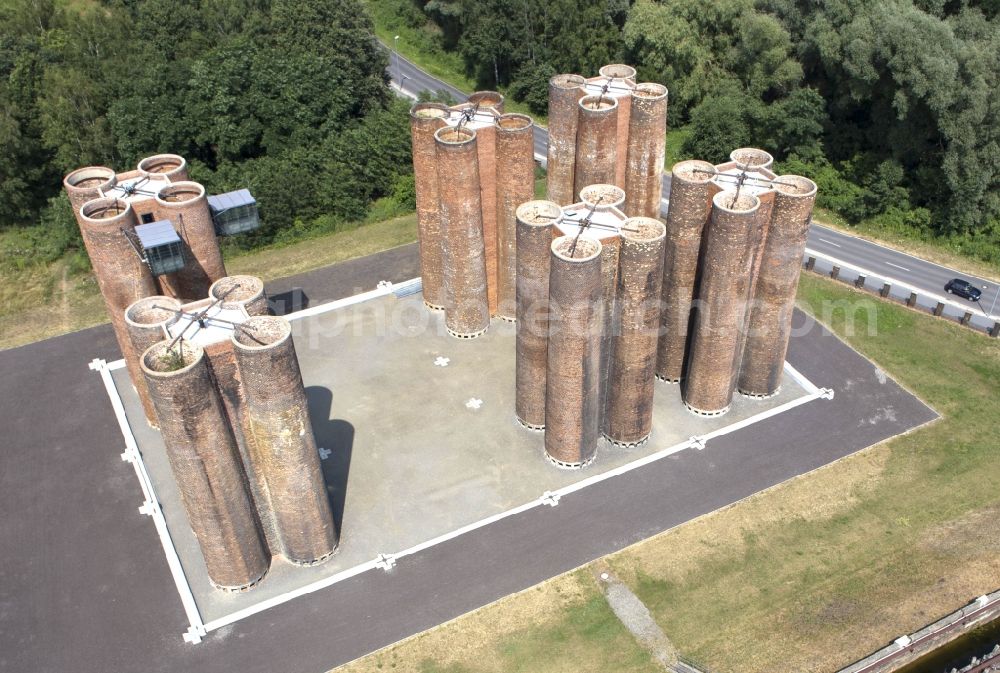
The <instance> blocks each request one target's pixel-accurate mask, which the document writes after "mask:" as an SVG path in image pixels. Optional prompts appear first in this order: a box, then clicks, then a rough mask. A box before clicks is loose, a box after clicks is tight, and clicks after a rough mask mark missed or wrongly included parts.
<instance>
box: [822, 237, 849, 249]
mask: <svg viewBox="0 0 1000 673" xmlns="http://www.w3.org/2000/svg"><path fill="white" fill-rule="evenodd" d="M816 238H819V240H821V241H823V242H824V243H828V244H829V245H832V246H833V247H835V248H841V247H843V246H842V245H840V244H839V243H834V242H833V241H828V240H826V239H825V238H820V237H819V236H817V237H816Z"/></svg>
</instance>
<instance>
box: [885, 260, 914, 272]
mask: <svg viewBox="0 0 1000 673" xmlns="http://www.w3.org/2000/svg"><path fill="white" fill-rule="evenodd" d="M886 264H888V265H889V266H894V267H896V268H897V269H902V270H903V271H909V269H907V268H906V267H905V266H900V265H899V264H893V263H892V262H886Z"/></svg>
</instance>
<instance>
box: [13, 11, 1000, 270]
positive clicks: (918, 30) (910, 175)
mask: <svg viewBox="0 0 1000 673" xmlns="http://www.w3.org/2000/svg"><path fill="white" fill-rule="evenodd" d="M367 7H375V8H376V9H377V11H378V16H379V17H380V21H383V22H385V21H386V19H385V17H387V16H388V17H391V18H390V20H389V21H390V23H391V24H394V25H390V26H389V27H390V28H395V27H398V28H409V29H412V30H413V31H416V32H419V34H420V35H421V36H422V37H421V39H422V41H424V42H426V44H427V46H428V48H429V49H431V50H435V49H436V50H440V51H442V52H450V53H453V54H458V55H460V57H461V60H462V62H463V63H464V66H465V68H466V70H467V73H468V75H469V76H470V77H472V78H473V79H474V80H475V81H476V83H477V84H478V85H479V86H480V87H481V88H494V87H498V88H501V89H503V90H504V91H505V92H506V93H507V94H508V95H510V96H512V97H513V98H515V99H517V100H520V101H523V102H524V103H526V104H527V105H528V106H529V107H530V108H532V109H534V110H536V111H539V112H541V111H544V110H545V108H546V102H547V101H546V96H547V94H546V87H547V82H548V79H549V77H550V76H551V75H552V74H554V73H557V72H580V73H585V74H589V73H594V72H596V70H597V68H598V67H600V66H601V65H602V64H604V63H608V62H614V61H622V62H627V63H630V64H633V65H635V66H636V67H637V68H638V70H639V77H640V79H643V80H652V81H658V82H663V83H664V84H666V85H667V86H668V88H669V89H670V113H669V114H670V124H671V127H672V128H682V129H683V138H684V144H683V147H682V148H681V152H682V154H684V155H688V156H697V157H703V158H706V159H710V160H720V159H721V158H722V157H724V156H725V154H726V153H727V152H728V150H729V149H730V148H732V147H735V146H739V145H746V144H753V145H759V146H762V147H765V148H767V149H768V150H770V151H771V152H772V153H774V154H775V156H776V157H777V158H778V160H779V168H780V169H781V170H782V171H787V172H797V173H802V174H805V175H809V176H812V177H814V178H815V179H816V181H817V182H818V183H819V185H820V188H821V192H820V203H821V205H823V206H826V207H827V208H830V209H831V210H833V211H835V212H837V213H839V214H840V215H842V216H843V217H844V218H845V219H846V220H848V221H849V222H861V221H865V222H867V223H875V224H876V225H877V226H878V227H880V228H883V229H890V230H897V231H906V232H915V233H917V234H918V235H921V236H924V237H927V238H930V237H936V238H938V239H941V240H946V241H947V242H948V243H949V244H950V245H952V246H953V247H957V248H961V249H962V250H964V251H965V252H966V253H969V254H974V255H977V256H979V257H982V258H984V259H988V260H991V261H993V262H994V263H998V262H1000V189H998V187H1000V114H998V111H1000V96H998V95H997V91H998V89H1000V0H880V1H879V2H871V1H870V0H703V1H702V2H688V1H687V0H661V1H653V0H637V1H635V2H630V1H629V0H549V1H546V0H367V6H366V4H363V3H362V2H361V0H175V1H172V2H169V3H165V2H153V1H151V0H7V1H6V2H4V3H2V4H0V230H6V231H7V232H8V233H10V232H11V231H16V232H18V236H17V237H16V238H17V245H16V246H15V247H16V250H17V251H20V252H24V251H28V253H30V255H31V256H32V258H33V259H35V260H45V259H47V258H50V257H55V256H59V255H61V254H62V253H63V251H64V250H66V249H67V248H72V247H74V246H76V245H78V239H77V234H76V227H75V225H74V223H73V221H72V216H71V213H70V211H69V208H68V204H67V202H66V200H65V199H64V198H62V197H61V196H60V194H59V191H60V186H61V178H62V176H63V175H64V174H65V173H66V172H68V171H70V170H72V169H74V168H76V167H79V166H83V165H89V164H104V165H108V166H112V167H115V168H117V169H120V170H122V169H127V168H130V167H132V166H134V165H135V163H136V161H137V160H138V159H139V158H140V157H142V156H144V155H147V154H152V153H156V152H176V153H179V154H183V155H185V156H186V157H188V159H189V161H190V162H191V173H192V176H193V178H194V179H197V180H199V181H201V182H203V183H205V185H206V186H207V187H208V189H209V191H213V192H219V191H225V190H229V189H236V188H239V187H249V188H250V189H251V190H252V191H253V192H254V194H255V195H256V196H257V198H258V200H259V203H260V206H261V211H262V216H263V221H264V223H265V226H264V227H262V229H261V230H259V231H258V232H255V233H254V234H252V235H248V236H243V237H238V239H237V240H236V241H235V242H236V243H237V244H239V245H244V246H254V245H258V244H260V243H263V242H269V241H273V240H282V239H290V238H293V237H296V236H298V235H300V234H302V233H303V232H305V233H309V232H321V231H331V230H336V229H337V228H339V227H342V226H343V225H344V224H345V223H350V222H356V221H358V220H360V219H363V218H365V217H366V216H368V217H373V216H375V215H373V214H372V213H373V209H374V213H376V215H380V214H381V215H384V214H393V213H395V212H398V211H401V210H403V209H406V208H411V207H412V201H413V183H412V176H411V175H409V173H410V162H409V141H408V131H407V118H406V108H407V104H406V103H405V102H403V101H400V100H397V99H396V98H395V97H394V96H393V95H392V93H391V90H390V89H389V88H388V86H387V84H386V78H385V74H384V68H385V66H386V64H387V63H388V60H387V54H386V53H385V52H384V51H383V50H382V49H380V48H379V47H378V45H377V43H376V42H375V41H374V39H373V30H372V28H373V27H372V23H371V19H370V17H369V14H368V12H367V11H366V10H367ZM9 240H10V237H7V238H5V241H9ZM232 243H233V241H230V244H232ZM7 248H8V249H5V250H4V252H5V253H8V252H10V249H11V248H10V246H9V245H8V246H7ZM6 256H7V257H10V256H11V255H10V254H8V255H6Z"/></svg>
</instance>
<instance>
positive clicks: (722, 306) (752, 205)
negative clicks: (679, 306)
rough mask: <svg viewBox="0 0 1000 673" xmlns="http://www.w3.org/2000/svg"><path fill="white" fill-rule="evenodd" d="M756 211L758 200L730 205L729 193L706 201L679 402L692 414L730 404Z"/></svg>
mask: <svg viewBox="0 0 1000 673" xmlns="http://www.w3.org/2000/svg"><path fill="white" fill-rule="evenodd" d="M759 208H760V200H759V199H757V197H755V196H752V195H750V194H746V193H743V194H740V195H739V198H738V199H736V200H735V202H734V194H733V193H731V192H719V193H718V194H716V195H715V196H714V197H713V199H712V217H711V220H710V221H709V223H708V229H707V230H706V231H705V242H704V251H703V255H702V269H701V278H700V280H699V283H698V294H697V297H698V304H697V306H696V307H695V309H694V320H693V324H692V330H691V343H690V351H689V355H688V367H687V375H686V377H685V381H684V387H683V396H684V402H685V404H687V406H688V408H689V409H691V410H692V411H694V412H696V413H702V414H711V415H716V414H721V413H725V412H726V411H728V409H729V405H730V402H731V401H732V396H733V391H734V388H735V380H734V376H733V372H734V369H735V361H736V357H737V355H738V349H739V346H740V343H741V340H742V332H743V327H744V320H745V313H746V297H747V296H748V288H749V285H750V282H751V271H752V269H753V258H754V250H753V242H754V240H755V237H756V233H755V224H756V213H757V210H758V209H759Z"/></svg>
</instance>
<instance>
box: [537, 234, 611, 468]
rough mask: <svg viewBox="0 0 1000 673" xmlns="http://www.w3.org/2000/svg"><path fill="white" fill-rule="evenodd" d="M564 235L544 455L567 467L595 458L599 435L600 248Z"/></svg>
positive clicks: (558, 247)
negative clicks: (575, 241) (574, 246)
mask: <svg viewBox="0 0 1000 673" xmlns="http://www.w3.org/2000/svg"><path fill="white" fill-rule="evenodd" d="M572 243H573V238H571V237H568V236H560V237H559V238H557V239H556V240H555V241H554V242H553V243H552V256H551V258H550V262H549V263H550V274H549V308H550V322H549V346H548V360H547V375H546V390H545V453H546V455H548V457H549V458H550V459H551V460H553V461H554V462H556V463H557V464H559V465H562V466H564V467H582V466H583V465H586V464H587V463H589V462H590V461H591V460H593V458H594V454H595V452H596V450H597V440H598V438H599V434H600V421H601V419H600V412H601V408H600V407H601V405H600V398H599V383H600V381H599V379H600V375H601V360H600V350H601V335H600V331H601V325H602V324H603V321H604V316H603V313H604V302H603V300H602V297H601V244H600V243H599V242H598V241H595V240H591V239H588V238H580V239H578V242H577V245H576V249H575V251H574V252H573V256H572V257H570V250H571V245H572Z"/></svg>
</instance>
